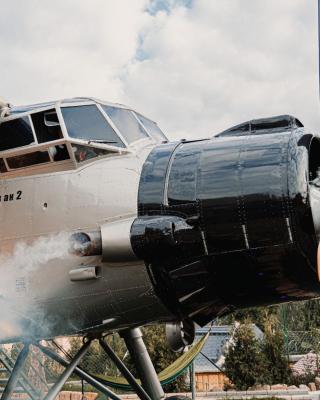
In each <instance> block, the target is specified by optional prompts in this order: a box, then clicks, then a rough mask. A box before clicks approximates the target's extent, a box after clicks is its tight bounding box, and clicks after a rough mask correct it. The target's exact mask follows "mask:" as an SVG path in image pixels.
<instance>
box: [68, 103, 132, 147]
mask: <svg viewBox="0 0 320 400" xmlns="http://www.w3.org/2000/svg"><path fill="white" fill-rule="evenodd" d="M61 111H62V115H63V118H64V121H65V124H66V127H67V131H68V134H69V136H70V137H72V138H75V139H85V140H89V141H92V142H98V143H106V144H111V145H113V146H118V147H125V146H124V143H123V142H122V141H121V139H120V138H119V137H118V135H117V134H116V132H115V131H114V130H113V128H112V127H111V126H110V125H109V123H108V121H107V120H106V119H105V118H104V116H103V115H102V113H101V112H100V111H99V110H98V108H97V107H96V106H95V105H89V106H78V107H62V108H61Z"/></svg>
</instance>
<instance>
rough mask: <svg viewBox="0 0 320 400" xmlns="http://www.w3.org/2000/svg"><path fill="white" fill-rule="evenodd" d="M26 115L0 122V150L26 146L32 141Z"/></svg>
mask: <svg viewBox="0 0 320 400" xmlns="http://www.w3.org/2000/svg"><path fill="white" fill-rule="evenodd" d="M34 142H35V140H34V137H33V133H32V128H31V124H30V120H29V118H28V117H22V118H19V119H14V120H12V121H8V122H2V124H0V151H3V150H9V149H14V148H16V147H22V146H27V145H29V144H32V143H34Z"/></svg>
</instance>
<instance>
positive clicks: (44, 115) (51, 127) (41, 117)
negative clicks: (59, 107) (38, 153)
mask: <svg viewBox="0 0 320 400" xmlns="http://www.w3.org/2000/svg"><path fill="white" fill-rule="evenodd" d="M31 119H32V122H33V126H34V130H35V132H36V136H37V139H38V142H39V143H45V142H51V141H53V140H58V139H62V138H63V134H62V131H61V126H60V123H59V119H58V116H57V113H56V111H55V110H47V111H42V112H39V113H35V114H31Z"/></svg>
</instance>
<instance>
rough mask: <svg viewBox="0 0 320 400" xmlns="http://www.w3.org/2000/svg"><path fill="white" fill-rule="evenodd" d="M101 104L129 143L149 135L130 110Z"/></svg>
mask: <svg viewBox="0 0 320 400" xmlns="http://www.w3.org/2000/svg"><path fill="white" fill-rule="evenodd" d="M101 106H102V108H103V110H104V111H105V112H106V113H107V115H108V116H109V117H110V118H111V120H112V122H113V123H114V124H115V126H116V127H117V128H118V129H119V132H120V133H121V135H122V136H123V137H124V138H125V139H126V141H127V142H128V143H129V144H130V143H132V142H135V141H136V140H139V139H145V138H148V137H149V136H148V134H147V132H146V131H145V130H144V129H143V127H142V126H141V125H140V124H139V122H138V120H137V118H136V117H135V116H134V115H133V113H132V112H131V111H130V110H126V109H124V108H117V107H110V106H105V105H103V104H102V105H101Z"/></svg>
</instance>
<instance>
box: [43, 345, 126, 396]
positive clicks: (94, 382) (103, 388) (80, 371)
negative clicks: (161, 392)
mask: <svg viewBox="0 0 320 400" xmlns="http://www.w3.org/2000/svg"><path fill="white" fill-rule="evenodd" d="M37 346H38V347H39V349H40V350H41V351H42V352H43V353H44V354H46V355H47V356H48V357H50V358H52V359H53V360H54V361H56V362H58V363H59V364H61V365H63V366H64V367H67V366H68V365H69V364H68V363H67V361H65V360H64V359H63V358H62V357H61V356H60V355H58V354H57V353H55V352H54V351H52V350H51V349H49V348H48V347H46V346H42V345H41V344H37ZM74 372H75V374H76V375H78V376H79V377H80V378H81V379H83V380H85V381H87V382H88V383H90V385H92V386H93V387H95V388H96V389H97V390H99V391H100V392H102V393H103V394H105V395H106V396H107V397H110V399H112V400H121V398H120V397H119V396H117V395H116V394H115V393H113V392H112V391H111V390H110V389H108V388H107V387H106V386H105V385H103V384H102V383H100V382H99V381H97V380H96V379H95V378H94V377H93V376H91V375H90V374H88V373H87V372H85V371H84V370H83V369H81V368H80V367H76V368H75V369H74Z"/></svg>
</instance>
